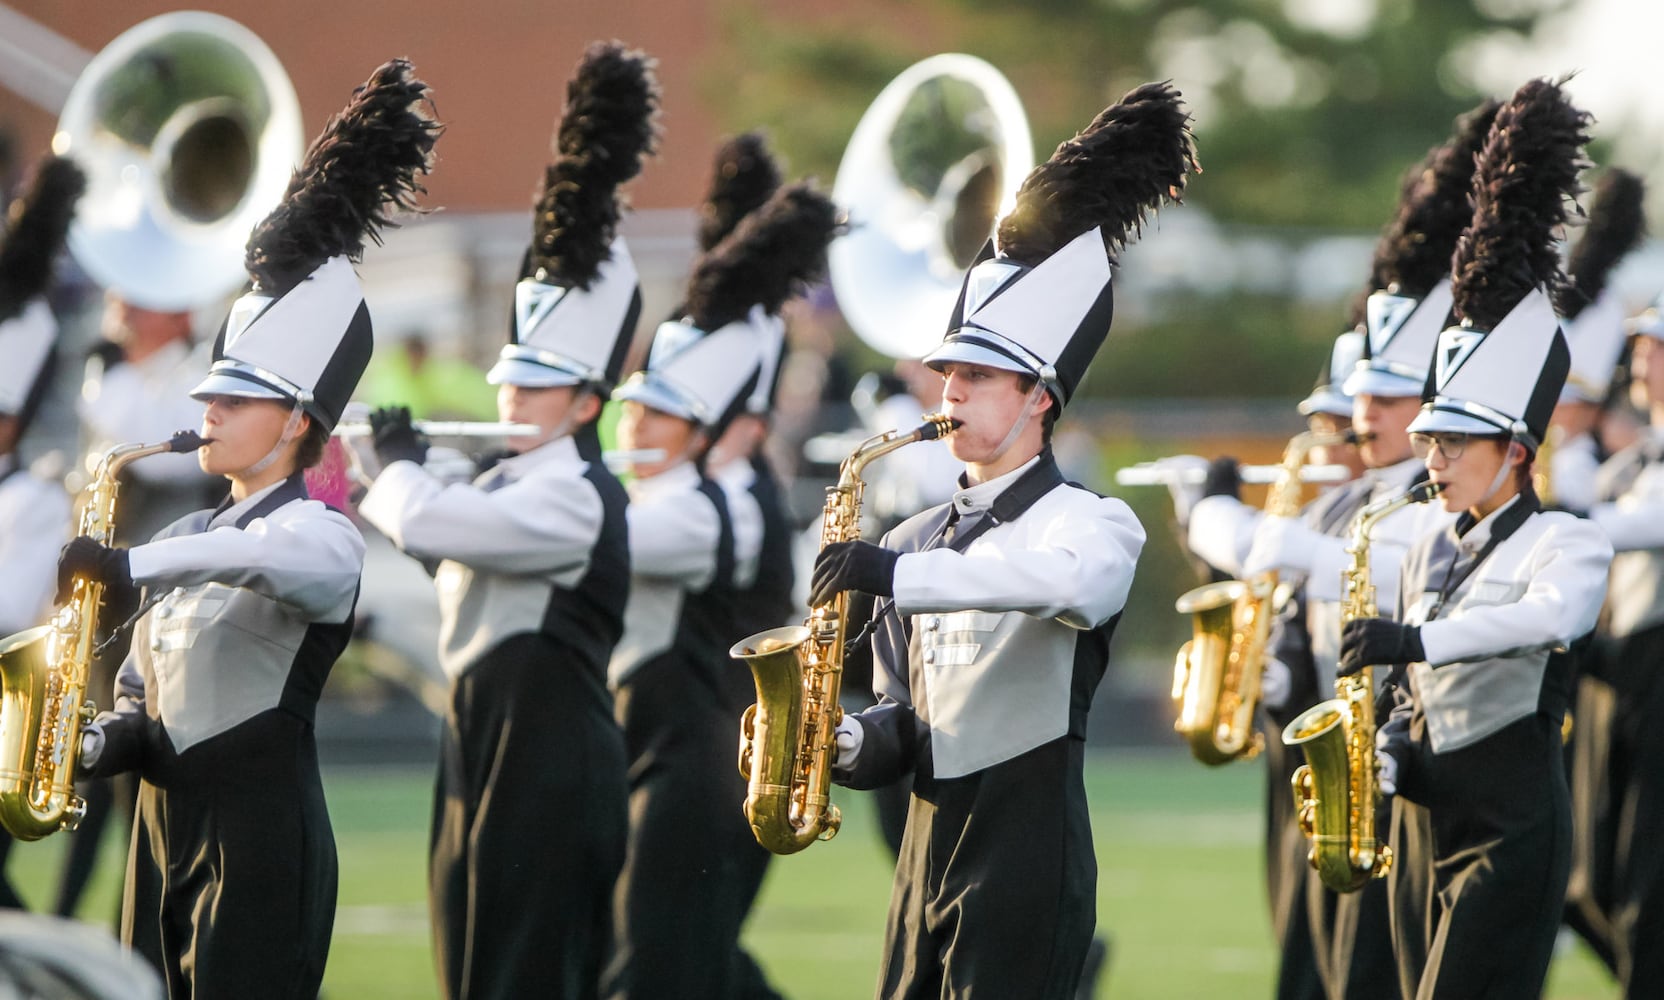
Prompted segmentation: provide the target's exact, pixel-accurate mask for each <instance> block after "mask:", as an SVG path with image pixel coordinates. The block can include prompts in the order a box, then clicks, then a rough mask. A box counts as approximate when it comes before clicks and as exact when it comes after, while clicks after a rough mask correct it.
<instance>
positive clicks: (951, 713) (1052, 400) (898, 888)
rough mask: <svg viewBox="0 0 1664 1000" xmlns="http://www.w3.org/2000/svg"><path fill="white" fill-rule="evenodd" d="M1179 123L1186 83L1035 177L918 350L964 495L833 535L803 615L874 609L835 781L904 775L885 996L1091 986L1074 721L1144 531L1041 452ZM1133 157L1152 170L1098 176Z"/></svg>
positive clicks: (1122, 109)
mask: <svg viewBox="0 0 1664 1000" xmlns="http://www.w3.org/2000/svg"><path fill="white" fill-rule="evenodd" d="M1188 123H1189V115H1188V114H1187V113H1186V111H1185V109H1184V107H1183V105H1182V103H1181V101H1180V95H1179V94H1178V92H1177V91H1175V90H1173V89H1172V88H1171V87H1169V86H1168V85H1166V84H1147V85H1145V86H1142V87H1139V88H1137V89H1136V90H1134V91H1132V92H1131V93H1129V94H1128V95H1127V96H1126V97H1124V98H1123V99H1122V100H1121V102H1120V103H1118V104H1116V105H1113V106H1111V107H1110V108H1108V109H1107V110H1105V111H1104V112H1103V113H1102V114H1100V115H1099V116H1098V118H1097V119H1096V120H1094V121H1093V123H1092V124H1091V125H1090V126H1088V128H1087V129H1086V130H1085V131H1084V132H1082V133H1081V134H1080V135H1077V136H1076V137H1075V138H1074V139H1072V140H1070V141H1068V142H1065V143H1064V144H1063V145H1061V146H1060V147H1059V148H1058V150H1057V152H1056V153H1055V154H1054V155H1053V157H1052V159H1051V160H1050V161H1048V162H1047V163H1045V164H1042V165H1041V166H1040V167H1038V168H1037V169H1036V170H1035V171H1034V172H1033V173H1031V174H1030V175H1029V177H1028V178H1027V180H1026V181H1025V182H1024V184H1023V187H1022V189H1021V191H1020V192H1019V194H1018V198H1017V207H1016V209H1015V210H1014V211H1013V212H1011V213H1010V214H1009V215H1007V216H1006V217H1005V218H1004V219H1003V220H1001V223H1000V226H999V233H998V238H997V246H998V249H997V253H996V252H995V251H994V248H993V247H992V246H990V247H988V248H985V249H984V252H983V254H982V259H981V260H980V261H979V262H978V263H977V264H976V265H974V266H973V267H972V268H971V269H970V271H969V272H968V273H967V275H966V278H965V284H964V291H963V293H962V296H961V301H960V305H959V307H958V308H957V309H956V310H955V315H954V316H953V317H952V318H951V320H950V322H949V325H948V330H947V335H946V337H945V338H944V340H943V341H942V343H941V345H940V346H939V347H937V348H936V349H935V350H934V351H933V352H931V354H929V355H927V356H926V358H925V364H927V365H929V366H930V367H931V368H933V369H934V370H936V371H938V372H940V373H941V375H942V378H943V392H942V400H943V410H944V413H945V415H947V416H949V417H952V418H953V419H955V420H957V421H959V422H960V423H961V426H960V428H959V430H958V431H957V432H956V433H955V434H954V435H953V436H952V437H951V438H950V439H949V448H950V449H951V450H952V453H953V455H954V457H955V458H956V459H958V460H959V461H960V462H962V463H964V470H965V471H964V474H963V476H962V478H961V479H960V489H959V490H958V491H957V492H956V493H955V494H954V497H953V499H952V501H950V502H949V503H947V504H944V505H941V506H938V507H933V508H931V509H929V510H927V511H925V512H923V513H921V514H919V515H917V516H915V517H913V518H910V519H908V520H907V521H905V522H903V523H902V524H901V525H900V526H899V527H897V528H895V529H894V530H892V531H890V532H889V533H888V534H886V535H885V536H884V538H883V540H882V542H881V543H880V544H878V545H874V544H872V543H870V542H865V541H848V542H840V543H836V544H832V545H828V546H827V547H826V548H824V549H823V550H822V551H821V554H820V556H819V558H818V559H817V561H816V563H815V569H814V579H813V586H812V588H811V598H810V600H811V603H812V604H815V605H817V606H818V605H821V604H824V603H826V602H828V601H830V600H831V599H832V598H833V597H834V596H835V595H836V594H837V593H838V592H839V591H844V590H858V591H862V592H864V593H867V594H872V595H875V597H876V598H877V604H876V606H875V610H874V614H873V620H874V623H875V626H876V632H875V634H874V640H873V641H874V670H873V672H874V686H875V692H874V693H875V694H876V695H877V697H878V704H877V705H876V706H874V707H873V708H870V709H868V710H866V711H864V712H862V713H860V714H859V715H851V716H846V717H845V718H844V720H843V722H842V723H841V724H840V725H839V727H838V736H837V741H838V750H839V753H838V761H837V771H836V772H835V776H836V778H837V780H839V781H840V782H841V783H843V784H846V785H848V786H850V787H854V788H873V787H876V786H879V785H884V784H888V783H890V782H893V781H895V780H897V779H898V778H900V777H902V776H905V775H907V774H909V773H911V774H912V798H911V800H910V802H909V809H908V817H907V826H906V831H905V833H904V835H903V840H902V846H901V855H900V858H899V862H898V865H897V868H896V875H895V882H894V889H893V891H892V895H891V903H890V915H889V919H888V922H887V926H886V929H885V938H886V943H885V955H884V957H883V959H882V963H881V969H880V982H879V986H878V995H879V996H881V997H886V998H899V997H927V996H928V997H935V996H961V995H968V991H969V990H970V989H971V988H972V986H973V984H974V987H975V989H976V991H977V995H981V994H982V993H984V992H986V993H987V994H988V995H990V996H1000V997H1012V998H1022V997H1051V998H1068V997H1073V996H1074V995H1075V991H1076V986H1077V984H1078V982H1079V981H1080V979H1081V976H1082V971H1083V965H1084V963H1085V960H1086V957H1087V952H1088V948H1089V945H1090V943H1091V940H1092V932H1093V928H1094V925H1095V922H1096V914H1095V908H1096V881H1097V879H1096V871H1097V863H1096V859H1095V857H1094V855H1093V850H1092V839H1091V831H1090V829H1089V824H1088V820H1087V804H1086V797H1085V790H1084V787H1083V768H1084V756H1085V742H1084V737H1085V731H1086V714H1087V710H1088V708H1089V707H1090V704H1091V700H1092V692H1093V691H1094V690H1095V689H1096V687H1097V685H1098V682H1099V681H1100V679H1101V678H1102V677H1103V673H1104V670H1105V667H1106V663H1107V659H1108V648H1109V639H1110V636H1111V634H1112V633H1113V631H1114V628H1115V624H1116V622H1117V621H1118V620H1119V615H1120V612H1121V610H1122V608H1123V607H1124V605H1125V602H1126V597H1127V593H1128V590H1129V588H1130V587H1131V584H1132V577H1133V570H1134V567H1135V566H1136V564H1137V560H1138V555H1139V552H1140V551H1141V550H1142V548H1143V544H1144V531H1143V528H1142V527H1141V526H1140V525H1139V523H1138V521H1137V519H1136V518H1135V517H1134V516H1133V514H1132V512H1131V511H1130V510H1129V509H1128V508H1127V507H1126V505H1125V504H1123V503H1122V502H1120V501H1119V500H1114V499H1107V498H1103V497H1100V496H1098V495H1097V494H1094V493H1092V492H1091V491H1089V490H1086V489H1083V488H1081V487H1077V486H1072V485H1069V484H1066V483H1065V482H1064V481H1063V477H1062V474H1061V473H1060V472H1059V471H1058V468H1057V463H1056V462H1055V461H1054V459H1053V458H1052V453H1051V449H1050V447H1049V441H1050V433H1051V428H1052V426H1053V425H1054V423H1055V422H1056V419H1057V416H1058V414H1059V413H1060V411H1061V410H1062V408H1063V406H1064V405H1065V404H1066V403H1067V402H1068V400H1069V398H1070V396H1071V395H1072V394H1073V393H1074V391H1075V389H1076V387H1077V386H1078V385H1079V383H1080V380H1081V378H1082V377H1083V375H1084V374H1085V371H1086V368H1087V366H1088V364H1089V363H1090V362H1091V359H1092V356H1093V355H1094V354H1095V353H1096V351H1097V349H1098V347H1099V346H1100V345H1101V344H1102V343H1103V340H1104V338H1105V337H1106V336H1107V335H1108V333H1109V326H1110V302H1111V287H1110V268H1109V265H1110V256H1109V255H1110V254H1112V253H1114V252H1115V251H1116V250H1118V249H1119V248H1120V247H1121V246H1122V245H1123V244H1124V242H1125V240H1126V239H1127V237H1128V236H1129V234H1130V232H1131V230H1132V228H1133V227H1134V226H1135V225H1136V224H1137V222H1138V220H1140V219H1142V218H1143V216H1144V215H1145V214H1146V213H1147V212H1149V211H1151V210H1153V209H1154V208H1156V207H1157V206H1158V205H1160V204H1161V203H1162V202H1163V201H1164V200H1166V199H1168V198H1172V199H1176V198H1177V197H1178V195H1179V193H1180V192H1181V191H1182V190H1183V188H1184V185H1185V181H1186V178H1187V175H1188V174H1189V173H1190V172H1191V170H1192V168H1193V167H1194V166H1195V152H1194V146H1193V144H1192V139H1191V136H1190V131H1189V125H1188ZM1127 162H1137V163H1139V164H1142V165H1143V167H1142V169H1140V170H1138V171H1134V172H1133V174H1134V175H1133V176H1130V177H1129V176H1127V175H1126V174H1123V175H1122V178H1121V181H1120V182H1118V183H1115V184H1108V185H1103V186H1101V187H1100V186H1098V185H1096V184H1095V183H1094V182H1093V181H1092V179H1091V178H1092V176H1093V175H1094V173H1095V172H1096V171H1099V170H1104V169H1108V165H1109V164H1112V163H1118V164H1120V165H1121V169H1123V170H1125V169H1126V167H1125V164H1126V163H1127ZM1075 183H1079V184H1080V185H1082V186H1081V187H1078V188H1077V187H1074V186H1073V185H1074V184H1075ZM1106 188H1107V191H1108V192H1109V193H1108V195H1107V196H1106V194H1105V189H1106ZM954 845H957V847H955V846H954ZM948 898H952V899H954V900H955V903H954V904H953V905H952V906H941V905H939V903H940V901H941V900H944V899H948Z"/></svg>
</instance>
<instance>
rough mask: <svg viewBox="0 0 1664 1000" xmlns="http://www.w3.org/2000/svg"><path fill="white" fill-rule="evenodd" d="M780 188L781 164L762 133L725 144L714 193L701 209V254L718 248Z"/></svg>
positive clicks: (714, 177) (717, 165) (715, 169)
mask: <svg viewBox="0 0 1664 1000" xmlns="http://www.w3.org/2000/svg"><path fill="white" fill-rule="evenodd" d="M779 186H780V164H778V163H776V162H775V160H774V156H773V154H771V153H770V152H769V149H768V143H767V142H766V141H765V140H764V139H763V136H762V133H760V132H746V133H745V134H743V135H737V136H734V137H733V138H732V139H729V140H728V141H726V142H724V143H723V144H722V146H721V147H720V148H719V149H718V150H717V151H716V162H715V163H714V164H712V167H711V189H710V191H709V192H707V193H706V195H705V203H704V204H703V205H701V206H699V251H700V252H701V253H704V252H705V251H707V250H709V249H711V248H712V247H714V246H716V245H717V244H718V243H720V242H721V241H722V238H723V237H724V236H727V235H728V234H729V233H731V232H733V231H734V227H735V226H737V225H739V221H740V220H741V219H743V218H745V217H746V215H747V214H748V213H750V212H753V211H755V210H756V209H757V208H758V207H759V206H761V205H762V204H763V202H765V201H768V196H769V195H771V194H773V193H774V191H775V189H776V188H778V187H779Z"/></svg>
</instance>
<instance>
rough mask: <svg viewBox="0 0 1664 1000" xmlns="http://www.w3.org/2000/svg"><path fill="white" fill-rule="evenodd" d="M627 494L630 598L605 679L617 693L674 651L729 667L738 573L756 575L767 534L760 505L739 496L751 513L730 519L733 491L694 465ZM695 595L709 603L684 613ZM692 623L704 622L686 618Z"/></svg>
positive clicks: (668, 471)
mask: <svg viewBox="0 0 1664 1000" xmlns="http://www.w3.org/2000/svg"><path fill="white" fill-rule="evenodd" d="M629 491H630V514H629V523H630V572H631V576H630V599H629V604H628V605H627V606H626V608H625V611H624V636H623V638H622V639H620V640H619V642H618V647H617V648H616V649H615V650H614V651H613V654H612V659H611V661H610V662H609V663H608V665H607V682H608V684H610V685H611V686H612V687H613V688H615V689H616V688H618V687H620V686H622V685H623V684H626V683H628V681H629V680H630V678H631V676H632V675H634V674H635V672H636V671H637V670H639V669H640V668H641V667H642V666H643V665H644V664H646V663H647V662H649V661H650V660H653V659H654V658H656V657H658V656H660V655H661V654H663V653H665V652H667V651H669V650H670V649H671V648H672V647H673V646H676V647H681V648H683V649H684V650H687V651H693V652H696V653H697V655H699V656H700V657H701V658H703V659H707V660H711V662H712V663H713V664H714V663H717V662H726V657H727V651H728V646H727V645H724V644H723V643H724V642H726V643H728V644H732V643H733V642H734V641H736V640H738V639H742V638H744V636H740V635H735V634H733V632H734V629H735V626H734V623H733V609H732V606H731V605H732V594H733V587H734V582H735V579H736V575H737V574H738V573H740V572H741V567H747V566H748V567H749V571H748V572H749V574H750V575H751V576H752V577H754V576H755V574H756V570H757V558H758V551H759V549H760V547H761V545H762V534H763V532H762V514H761V513H760V511H759V510H758V509H757V507H756V504H755V501H753V500H749V498H748V496H747V497H743V498H742V497H737V499H742V501H743V502H742V503H741V504H740V506H741V507H742V508H743V507H749V511H743V510H742V513H741V514H740V516H739V517H738V518H737V519H736V518H734V517H732V516H731V515H730V511H729V505H728V497H729V491H727V490H724V489H723V487H722V486H721V485H720V484H718V483H717V482H716V481H715V480H712V479H709V478H706V477H705V476H703V475H701V473H700V471H699V469H698V467H697V466H695V465H694V464H693V463H692V462H682V463H680V464H678V465H676V466H674V467H672V468H669V469H666V470H664V471H663V472H661V473H659V474H658V475H656V476H653V477H651V478H648V479H637V480H635V481H633V482H632V483H630V485H629ZM738 492H739V493H740V494H745V491H744V490H740V491H738ZM736 521H737V522H738V523H736ZM740 523H743V524H745V525H747V527H745V528H744V529H741V528H740V527H739V524H740ZM697 595H707V596H708V597H709V601H707V602H705V603H708V604H710V605H711V606H710V607H709V608H706V609H704V610H703V611H702V613H701V614H699V615H697V616H694V615H685V614H684V612H685V611H686V610H687V607H686V605H687V603H688V601H689V600H690V597H692V596H697ZM692 618H698V619H699V620H698V621H691V620H684V619H692ZM684 626H687V627H684ZM690 629H693V630H695V631H697V632H698V634H692V633H690V631H689V630H690ZM718 646H720V649H718V648H717V647H718ZM713 669H714V667H713ZM713 680H715V678H713Z"/></svg>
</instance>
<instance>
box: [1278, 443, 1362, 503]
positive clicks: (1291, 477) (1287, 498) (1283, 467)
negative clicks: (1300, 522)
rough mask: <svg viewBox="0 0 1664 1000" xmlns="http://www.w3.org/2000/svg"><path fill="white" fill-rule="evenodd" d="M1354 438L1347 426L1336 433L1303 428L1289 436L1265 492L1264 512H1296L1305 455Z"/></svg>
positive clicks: (1302, 488)
mask: <svg viewBox="0 0 1664 1000" xmlns="http://www.w3.org/2000/svg"><path fill="white" fill-rule="evenodd" d="M1356 441H1357V435H1356V434H1355V433H1354V432H1353V431H1351V430H1350V429H1348V430H1345V431H1341V432H1339V433H1335V434H1319V433H1317V432H1316V431H1302V432H1301V433H1299V434H1296V435H1294V436H1293V437H1292V438H1289V441H1288V444H1287V446H1285V447H1284V448H1283V460H1282V462H1281V463H1280V467H1279V469H1278V470H1277V481H1276V482H1275V483H1272V484H1271V489H1270V491H1268V492H1267V493H1266V496H1265V512H1266V513H1267V514H1269V515H1270V516H1272V517H1296V516H1298V515H1299V513H1300V497H1301V494H1302V491H1303V490H1304V489H1305V484H1304V483H1302V482H1301V480H1300V470H1301V469H1302V468H1303V467H1304V466H1305V464H1306V459H1307V458H1308V457H1309V456H1310V455H1311V453H1312V452H1313V451H1314V450H1316V449H1318V448H1327V447H1333V446H1334V445H1338V444H1351V443H1355V442H1356Z"/></svg>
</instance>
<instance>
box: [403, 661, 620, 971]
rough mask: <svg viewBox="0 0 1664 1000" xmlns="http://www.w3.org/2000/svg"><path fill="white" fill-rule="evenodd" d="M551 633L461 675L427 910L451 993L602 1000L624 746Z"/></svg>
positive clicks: (444, 754) (592, 678)
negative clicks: (599, 996)
mask: <svg viewBox="0 0 1664 1000" xmlns="http://www.w3.org/2000/svg"><path fill="white" fill-rule="evenodd" d="M573 660H574V657H573V655H572V654H571V652H570V651H569V650H568V649H566V648H564V647H563V646H562V644H561V643H560V642H558V641H556V640H554V639H552V638H550V637H548V636H545V635H543V634H541V633H522V634H519V635H515V636H511V637H509V638H507V639H505V640H503V641H502V642H501V643H499V644H498V645H497V646H496V647H494V648H493V649H492V650H491V652H490V653H488V654H486V655H485V656H484V657H483V658H481V660H480V661H479V662H477V663H475V664H474V665H473V666H471V667H470V668H469V669H468V670H467V671H466V672H465V673H463V674H462V676H461V677H459V678H457V680H456V682H455V683H454V684H453V686H452V689H451V709H450V713H449V717H448V718H447V720H446V726H445V731H444V734H443V736H442V738H441V746H440V765H439V777H438V784H437V787H436V789H435V793H434V811H433V831H432V840H431V853H430V868H429V875H430V902H431V905H432V908H433V916H434V950H435V955H436V958H437V961H438V965H439V974H440V981H441V983H442V984H443V985H444V989H445V991H446V996H448V997H451V998H456V1000H461V998H464V997H466V998H469V1000H483V998H502V1000H508V998H519V997H534V996H535V997H551V998H574V1000H575V998H591V997H594V996H595V994H596V989H597V983H598V981H599V977H600V972H601V966H602V963H603V962H604V961H605V960H606V955H607V953H608V950H609V948H610V934H611V917H612V890H613V883H614V881H615V880H616V879H617V877H618V871H619V869H620V867H621V866H622V865H623V861H624V846H623V845H624V836H625V822H626V820H625V803H624V745H623V739H622V737H621V736H620V735H619V732H618V726H617V723H615V722H614V721H613V719H612V713H611V706H610V705H609V703H608V698H607V693H606V689H605V686H604V684H603V683H602V681H601V679H600V675H599V672H598V670H597V669H596V668H586V667H584V666H583V665H581V664H579V663H575V662H573Z"/></svg>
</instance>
